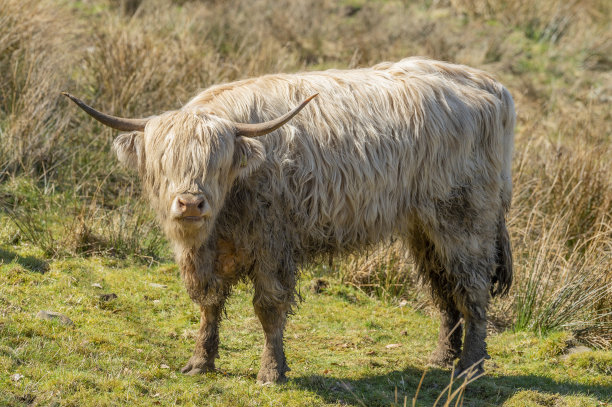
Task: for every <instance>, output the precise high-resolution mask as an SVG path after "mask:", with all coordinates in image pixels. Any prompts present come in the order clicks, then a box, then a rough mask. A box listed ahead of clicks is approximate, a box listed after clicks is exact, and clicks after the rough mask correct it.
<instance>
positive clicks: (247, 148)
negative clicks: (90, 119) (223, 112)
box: [114, 111, 265, 246]
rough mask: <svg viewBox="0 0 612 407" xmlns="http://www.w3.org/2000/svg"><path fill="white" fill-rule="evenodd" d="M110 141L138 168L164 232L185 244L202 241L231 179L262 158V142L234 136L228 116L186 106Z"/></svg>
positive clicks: (248, 170) (121, 156) (125, 160)
mask: <svg viewBox="0 0 612 407" xmlns="http://www.w3.org/2000/svg"><path fill="white" fill-rule="evenodd" d="M114 147H115V151H116V152H117V156H118V158H119V160H120V161H121V162H122V163H123V164H124V165H126V166H128V167H130V168H138V172H139V174H140V177H141V178H142V182H143V188H144V191H145V194H146V195H147V197H148V199H149V201H150V203H151V205H152V207H153V208H154V210H155V211H156V213H157V216H158V218H159V220H160V222H161V224H162V227H163V229H164V231H165V233H166V235H167V236H168V237H169V238H170V239H171V240H172V241H173V242H176V243H179V244H182V245H189V246H193V245H195V246H199V245H201V244H202V243H203V242H204V241H205V239H206V238H207V236H208V235H209V234H210V231H211V229H212V226H213V223H214V220H215V218H216V216H217V215H218V213H219V211H220V210H221V208H222V206H223V204H224V202H225V197H226V195H227V193H228V191H229V190H230V188H231V186H232V184H233V183H234V181H235V180H236V179H237V178H239V177H246V176H247V175H248V174H250V173H251V172H252V171H253V170H255V169H256V168H257V167H258V166H259V165H261V163H262V162H263V160H264V158H265V149H264V147H263V144H262V143H261V142H260V141H258V140H257V139H254V138H248V137H242V136H237V134H236V128H235V125H234V124H233V123H232V122H230V121H228V120H225V119H221V118H218V117H216V116H213V115H209V114H206V113H194V112H187V111H176V112H168V113H164V114H162V115H159V116H157V117H154V118H152V119H151V120H150V121H149V122H148V123H147V125H146V127H145V129H144V133H143V132H133V133H128V134H122V135H120V136H119V137H117V139H116V140H115V143H114Z"/></svg>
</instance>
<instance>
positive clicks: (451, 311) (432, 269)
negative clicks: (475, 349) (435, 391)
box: [410, 231, 462, 367]
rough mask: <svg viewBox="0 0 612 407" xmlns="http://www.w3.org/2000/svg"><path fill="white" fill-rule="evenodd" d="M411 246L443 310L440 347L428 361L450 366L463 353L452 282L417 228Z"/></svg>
mask: <svg viewBox="0 0 612 407" xmlns="http://www.w3.org/2000/svg"><path fill="white" fill-rule="evenodd" d="M410 246H411V248H412V252H413V255H414V257H415V260H416V263H417V267H418V271H419V275H420V277H421V278H422V279H423V280H425V281H426V282H428V283H429V286H430V288H431V292H432V296H433V299H434V302H435V303H436V305H437V307H438V309H439V310H440V331H439V334H438V346H437V347H436V350H434V352H433V353H432V354H431V356H430V359H429V362H430V363H431V364H433V365H437V366H441V367H450V366H452V364H453V361H454V360H455V359H457V358H458V357H459V355H460V353H461V337H462V329H461V325H460V320H461V314H460V312H459V310H458V309H457V306H456V305H455V301H454V298H453V296H452V291H453V288H454V287H453V284H452V283H451V282H450V281H449V280H448V275H447V274H446V270H445V269H444V266H443V265H442V262H441V261H440V259H439V256H438V254H437V253H436V250H435V247H434V245H433V243H432V242H431V240H429V238H427V236H426V235H425V234H424V233H422V232H420V231H415V232H413V233H412V234H411V235H410Z"/></svg>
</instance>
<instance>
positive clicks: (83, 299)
mask: <svg viewBox="0 0 612 407" xmlns="http://www.w3.org/2000/svg"><path fill="white" fill-rule="evenodd" d="M30 253H31V254H28V252H27V251H21V252H9V251H3V252H2V254H1V255H2V258H3V259H9V258H10V257H12V261H11V262H10V263H9V264H5V265H3V266H0V267H1V268H0V272H1V273H2V276H3V281H2V283H1V285H0V289H1V290H2V293H3V298H2V301H3V302H2V310H3V313H8V314H9V318H7V319H4V321H3V322H2V326H1V329H2V330H1V331H0V332H2V342H1V345H0V346H1V347H0V370H1V371H2V372H3V373H2V376H1V377H0V388H1V389H2V393H1V394H2V396H0V404H2V405H22V404H28V405H29V404H35V405H54V403H55V405H71V406H72V405H74V406H89V405H91V406H102V405H155V404H160V405H218V406H229V405H232V406H243V405H244V406H259V405H266V406H267V405H270V406H272V405H276V406H278V405H287V406H312V405H346V404H348V405H356V406H359V405H367V406H392V405H403V403H404V397H407V399H408V405H412V404H411V403H412V399H413V397H414V396H415V393H416V389H417V388H418V384H419V381H420V379H421V376H422V373H423V372H424V370H425V369H426V365H427V357H428V353H429V352H431V351H432V350H433V347H434V345H435V341H436V338H437V318H435V317H434V318H432V317H431V316H428V315H426V314H425V313H424V312H422V311H417V310H415V309H414V308H413V307H410V306H403V307H400V306H398V305H390V304H389V303H387V302H383V301H380V300H378V299H374V298H372V297H369V296H367V295H365V294H364V293H363V292H361V291H359V290H356V289H354V288H350V287H347V286H346V285H342V284H340V283H339V281H338V280H337V279H336V278H334V277H332V276H329V275H328V274H327V273H325V272H324V270H322V269H319V270H307V271H305V273H304V276H303V279H302V281H303V283H302V285H301V292H302V294H303V296H304V303H303V304H302V306H301V307H300V308H299V309H298V311H297V312H296V314H295V315H294V316H293V317H292V318H291V320H290V322H289V325H288V327H287V331H286V332H287V334H286V350H287V357H288V360H289V365H290V367H291V368H292V371H291V372H289V374H288V377H289V382H288V384H286V385H279V386H266V387H262V386H259V385H256V384H255V377H256V374H257V370H258V368H259V353H260V350H261V344H262V343H263V342H262V341H263V335H262V332H261V328H260V325H259V321H258V320H257V318H256V317H255V315H254V313H253V312H252V306H251V292H250V291H251V290H250V288H249V287H247V286H244V285H241V286H240V287H239V288H238V290H237V291H236V293H235V295H234V296H233V298H232V300H231V301H230V303H229V306H228V308H227V317H226V319H225V321H224V322H223V324H222V328H221V351H220V353H221V355H220V360H219V361H218V363H217V366H218V368H219V372H218V373H215V374H208V375H206V376H202V377H188V376H183V375H181V374H180V373H179V372H178V370H179V369H180V367H181V366H182V365H183V364H184V363H185V362H186V360H187V359H188V357H189V356H190V355H191V351H192V346H193V341H194V335H195V332H196V331H195V330H196V328H197V323H198V318H197V313H196V307H195V306H194V305H193V304H191V303H190V301H189V299H188V298H187V296H186V295H185V292H184V289H183V287H182V285H181V283H180V277H179V273H178V269H177V268H176V266H174V265H169V264H164V265H160V266H155V267H150V268H149V267H146V266H134V265H133V263H132V262H130V261H118V260H115V259H108V258H102V257H94V258H89V259H67V260H56V261H52V262H49V263H40V260H38V259H39V258H40V257H41V254H42V253H40V252H37V251H36V250H34V251H32V252H30ZM314 278H323V279H325V280H326V281H327V282H328V283H329V285H328V286H327V288H326V289H324V290H323V291H322V292H321V293H319V294H315V293H313V292H312V291H311V289H310V284H311V280H312V279H314ZM93 284H98V285H99V287H98V286H94V285H93ZM105 294H115V295H116V296H117V297H116V298H110V299H109V297H110V296H107V297H103V296H104V295H105ZM48 309H49V310H54V311H58V312H61V313H62V314H64V315H66V316H68V317H69V318H70V319H71V320H72V321H73V323H74V325H64V324H62V323H61V322H59V321H46V320H41V319H38V318H36V317H35V315H36V314H37V312H38V311H40V310H48ZM568 339H569V334H567V333H564V332H561V333H555V334H551V335H548V336H545V337H537V336H536V335H534V334H533V333H528V332H510V331H506V332H503V333H500V334H496V335H492V336H491V338H490V340H489V352H490V354H491V356H492V361H489V362H487V366H486V368H487V371H488V374H487V376H486V377H483V378H481V379H479V380H478V381H476V382H475V383H473V384H471V385H470V386H468V390H467V392H466V393H465V395H464V399H463V403H464V405H468V406H497V405H502V404H503V405H506V406H525V405H544V406H553V405H554V406H559V405H563V406H600V405H604V403H605V402H606V401H607V402H610V401H612V399H611V396H612V393H611V392H610V389H611V388H612V372H611V368H612V355H610V353H609V352H604V351H595V350H589V351H585V352H583V353H577V354H575V355H571V356H567V355H564V351H565V348H566V347H567V343H566V341H567V340H568ZM396 344H400V345H401V346H396V347H394V345H396ZM15 374H19V375H22V376H23V377H22V378H20V379H19V380H15V377H14V375H15ZM449 377H450V373H449V371H445V370H441V369H435V368H434V369H430V370H429V371H428V372H427V374H426V376H425V379H424V381H423V384H422V385H421V388H420V391H419V395H418V398H417V401H418V402H417V405H420V406H431V405H433V403H434V402H435V400H436V398H437V397H438V396H439V395H440V393H442V392H443V390H444V387H445V386H446V385H447V384H448V382H449ZM396 392H397V401H396ZM446 398H447V393H444V395H443V396H442V398H441V401H440V402H439V404H438V405H443V403H444V402H445V401H446ZM451 405H454V403H453V404H451Z"/></svg>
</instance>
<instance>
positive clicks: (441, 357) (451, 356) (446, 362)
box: [429, 349, 459, 368]
mask: <svg viewBox="0 0 612 407" xmlns="http://www.w3.org/2000/svg"><path fill="white" fill-rule="evenodd" d="M458 357H459V355H458V354H456V353H455V352H452V351H450V350H440V349H436V350H435V351H434V352H433V353H432V354H431V356H430V357H429V364H430V365H432V366H437V367H444V368H450V367H453V362H454V361H455V359H457V358H458Z"/></svg>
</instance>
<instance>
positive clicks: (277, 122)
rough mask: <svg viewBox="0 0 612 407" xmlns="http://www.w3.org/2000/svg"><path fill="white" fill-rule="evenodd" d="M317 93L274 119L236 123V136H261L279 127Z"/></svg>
mask: <svg viewBox="0 0 612 407" xmlns="http://www.w3.org/2000/svg"><path fill="white" fill-rule="evenodd" d="M317 95H318V93H315V94H314V95H312V96H311V97H309V98H308V99H306V100H305V101H303V102H302V104H301V105H299V106H297V107H295V108H294V109H293V110H291V111H289V112H287V113H285V114H284V115H282V116H281V117H278V118H276V119H274V120H270V121H268V122H263V123H256V124H249V123H234V126H235V127H236V136H245V137H259V136H263V135H265V134H268V133H270V132H272V131H274V130H276V129H278V128H279V127H280V126H282V125H283V124H285V123H287V122H288V121H289V120H291V119H292V118H293V116H295V115H296V114H298V113H299V112H300V110H302V109H303V108H304V107H305V106H306V105H307V104H308V102H310V101H311V100H312V99H314V98H315V97H316V96H317Z"/></svg>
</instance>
